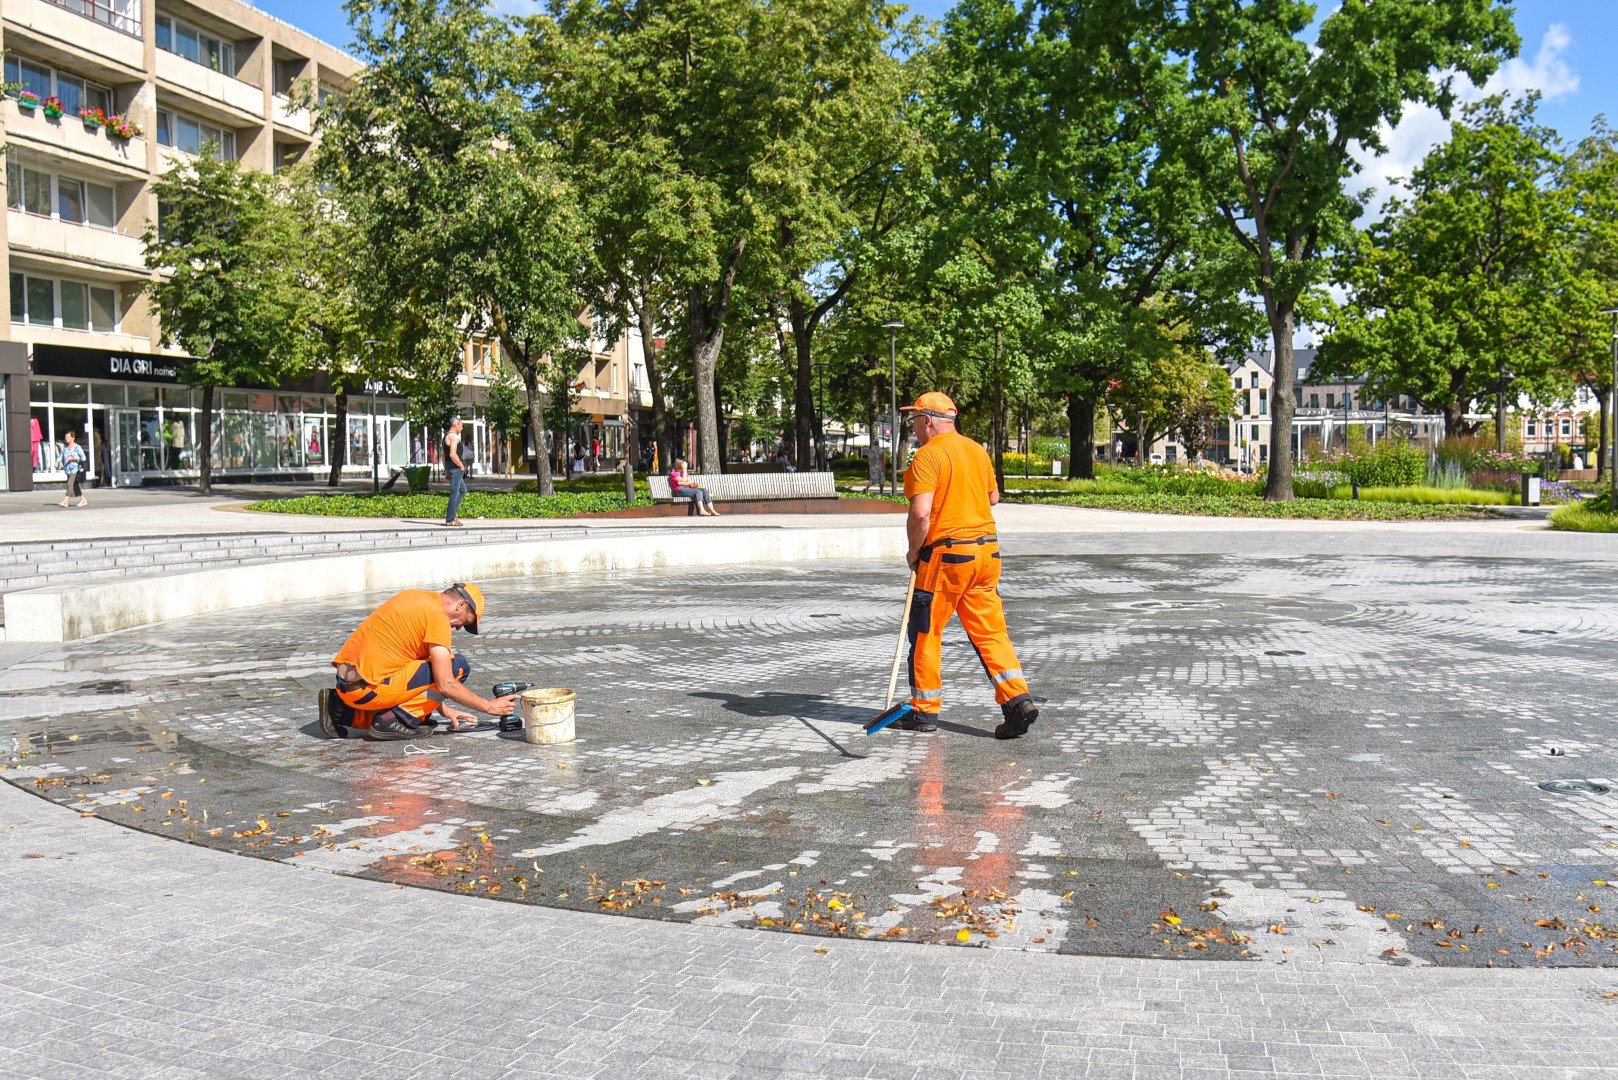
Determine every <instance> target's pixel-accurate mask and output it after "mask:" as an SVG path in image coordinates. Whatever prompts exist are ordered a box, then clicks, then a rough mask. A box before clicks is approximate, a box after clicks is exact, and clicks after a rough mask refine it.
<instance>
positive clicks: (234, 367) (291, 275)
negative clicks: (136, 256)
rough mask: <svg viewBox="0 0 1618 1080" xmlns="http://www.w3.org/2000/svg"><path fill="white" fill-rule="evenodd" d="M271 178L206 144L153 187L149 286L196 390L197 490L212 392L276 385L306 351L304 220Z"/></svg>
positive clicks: (207, 479) (204, 479)
mask: <svg viewBox="0 0 1618 1080" xmlns="http://www.w3.org/2000/svg"><path fill="white" fill-rule="evenodd" d="M275 183H276V182H275V180H274V179H273V178H271V177H269V176H267V175H265V174H263V173H257V172H252V171H249V170H246V169H243V168H242V167H241V166H240V165H239V164H238V163H237V162H235V161H221V160H219V158H218V157H217V156H215V153H214V152H213V149H212V148H211V147H210V148H208V149H207V150H205V152H204V153H203V154H202V156H201V157H197V158H193V159H190V160H188V161H187V162H186V163H184V164H182V165H180V166H178V167H177V168H175V169H173V170H171V171H170V172H168V173H167V174H166V175H164V176H163V177H162V178H160V179H159V180H157V181H156V182H155V184H154V185H153V187H154V190H155V193H156V195H157V202H158V207H159V212H158V221H157V222H152V223H148V225H147V227H146V229H145V232H144V233H143V234H142V237H141V239H142V241H143V243H144V245H145V258H146V266H147V268H148V269H150V270H151V271H153V273H154V276H153V278H152V279H151V281H150V282H148V283H147V284H146V286H145V291H146V293H147V295H149V296H150V297H151V299H152V304H153V306H154V308H155V309H156V312H157V315H158V318H159V325H160V327H161V329H162V335H163V343H164V344H165V345H178V346H179V347H180V348H182V349H184V350H185V352H186V356H184V357H183V358H178V359H177V360H176V362H175V366H176V367H177V368H178V370H179V375H180V378H181V380H182V381H183V382H185V383H186V384H187V385H189V386H194V387H198V388H200V389H201V390H202V419H201V430H200V431H199V432H198V433H197V440H196V443H197V446H196V449H197V453H198V455H199V474H200V475H199V484H198V486H199V488H200V490H202V491H203V492H207V491H210V490H211V489H212V485H213V418H214V396H215V395H214V391H215V389H216V388H218V387H221V386H272V387H273V386H277V385H279V384H280V382H281V381H282V380H283V379H286V378H289V377H293V376H295V375H296V374H297V373H298V372H299V371H300V370H301V369H302V367H303V366H304V364H305V363H306V362H307V360H308V359H309V356H310V352H311V351H312V350H311V349H310V347H309V345H310V342H309V339H308V336H307V335H305V334H302V333H300V332H299V330H298V328H299V327H302V326H305V325H307V323H308V321H309V313H308V311H307V308H306V302H307V300H308V294H307V293H306V292H305V290H304V289H303V287H302V283H301V282H300V281H299V278H298V272H297V271H298V266H299V261H300V260H299V258H298V254H297V253H298V252H299V250H300V248H301V245H302V244H303V236H302V233H301V229H302V226H301V223H300V222H298V221H297V219H296V217H295V216H294V215H293V214H292V213H290V212H289V204H288V203H287V202H286V201H285V200H283V199H282V198H280V197H279V194H278V192H277V190H276V187H275Z"/></svg>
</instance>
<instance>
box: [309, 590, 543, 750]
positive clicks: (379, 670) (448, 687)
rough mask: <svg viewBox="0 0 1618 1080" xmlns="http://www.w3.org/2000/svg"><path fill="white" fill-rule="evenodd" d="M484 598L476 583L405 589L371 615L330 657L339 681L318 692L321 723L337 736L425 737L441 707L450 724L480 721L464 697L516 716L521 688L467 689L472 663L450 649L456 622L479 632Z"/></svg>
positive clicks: (478, 705)
mask: <svg viewBox="0 0 1618 1080" xmlns="http://www.w3.org/2000/svg"><path fill="white" fill-rule="evenodd" d="M485 606H486V601H485V600H484V597H483V590H482V589H480V588H478V587H477V586H476V585H451V586H450V587H449V588H447V589H445V590H444V591H443V592H441V593H434V592H428V591H427V590H425V589H407V590H405V591H404V592H402V593H399V594H398V595H397V596H395V597H393V598H392V599H390V600H387V601H386V602H384V603H383V604H382V606H381V607H379V608H377V609H376V610H375V611H373V612H371V614H369V615H367V616H366V617H365V621H364V622H362V623H360V625H359V629H357V630H355V631H354V632H353V633H352V634H350V635H349V637H348V640H347V641H346V642H344V643H343V647H342V648H341V649H339V650H338V652H337V655H336V656H335V657H333V658H332V662H331V666H332V667H333V668H335V669H336V672H337V686H336V688H335V689H333V690H322V691H320V730H321V731H323V732H325V733H326V734H327V735H329V736H331V737H332V738H334V739H344V738H347V737H348V735H349V731H350V730H353V729H359V730H361V731H362V732H364V731H368V732H369V734H370V737H371V738H373V739H419V738H424V737H426V736H428V735H431V734H432V733H433V728H434V726H435V725H436V724H437V721H435V720H432V719H431V717H432V714H433V713H434V712H435V711H437V712H440V713H442V714H443V716H444V718H445V719H446V720H448V721H449V722H450V725H451V727H450V730H451V731H461V730H465V729H467V728H471V727H476V726H477V718H476V717H475V716H473V715H472V714H471V713H467V712H462V711H461V710H459V709H455V708H451V706H450V702H451V701H454V702H458V703H459V704H461V705H465V706H466V707H467V708H470V709H477V710H479V711H480V712H486V713H488V714H489V715H491V716H510V715H511V714H512V712H513V711H514V710H515V709H516V695H514V694H513V695H511V696H509V697H501V698H493V699H490V698H482V697H479V696H478V695H477V694H475V693H473V692H472V691H471V690H468V689H467V688H466V685H465V684H466V677H467V675H469V674H470V673H471V671H472V667H471V665H470V664H468V663H467V662H466V660H465V658H463V657H461V656H459V655H457V654H456V653H454V652H453V651H452V649H451V645H450V635H451V634H452V633H453V632H454V631H455V630H457V629H464V630H466V631H467V632H468V633H472V634H475V633H477V632H478V620H479V618H480V617H481V616H482V615H483V612H484V608H485Z"/></svg>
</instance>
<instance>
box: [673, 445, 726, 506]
mask: <svg viewBox="0 0 1618 1080" xmlns="http://www.w3.org/2000/svg"><path fill="white" fill-rule="evenodd" d="M669 494H670V495H672V496H673V497H674V498H676V499H690V500H691V512H692V513H693V514H701V515H703V516H704V517H718V516H719V511H717V510H715V509H714V508H713V500H712V499H710V498H709V497H708V489H707V488H705V487H699V486H698V485H696V484H693V483H692V482H691V474H690V473H688V472H686V471H685V459H684V458H675V459H674V468H672V469H670V470H669Z"/></svg>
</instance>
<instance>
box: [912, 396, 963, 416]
mask: <svg viewBox="0 0 1618 1080" xmlns="http://www.w3.org/2000/svg"><path fill="white" fill-rule="evenodd" d="M899 411H900V412H919V413H926V414H927V415H928V416H936V417H938V418H939V419H940V420H953V419H955V415H956V414H957V413H959V412H960V411H961V410H959V409H957V408H956V407H955V402H953V401H951V400H950V399H949V395H948V394H941V393H939V392H938V391H937V390H929V391H928V392H927V393H925V394H923V395H921V397H919V398H917V399H916V403H915V404H914V405H901V406H900V407H899Z"/></svg>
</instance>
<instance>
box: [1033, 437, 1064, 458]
mask: <svg viewBox="0 0 1618 1080" xmlns="http://www.w3.org/2000/svg"><path fill="white" fill-rule="evenodd" d="M1032 442H1033V451H1034V456H1035V457H1042V458H1045V459H1046V460H1047V461H1049V460H1051V459H1053V458H1065V457H1067V456H1068V443H1067V440H1066V439H1058V438H1055V437H1054V436H1050V435H1035V436H1034V438H1033V440H1032Z"/></svg>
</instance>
